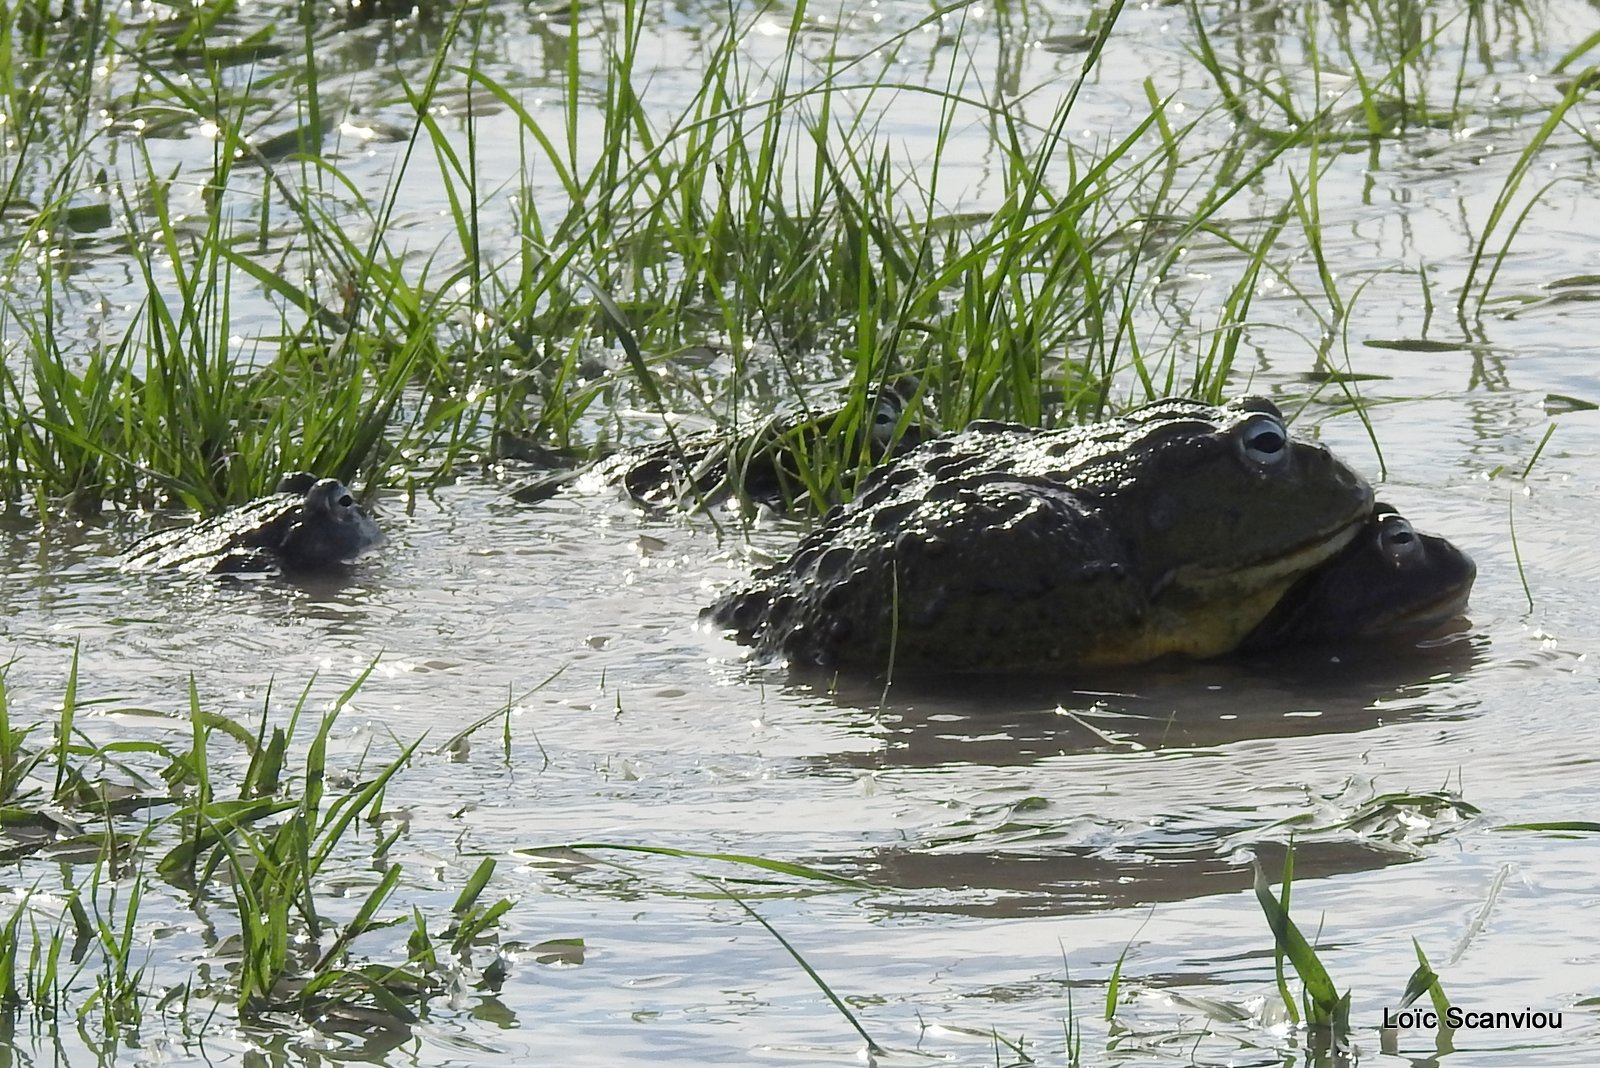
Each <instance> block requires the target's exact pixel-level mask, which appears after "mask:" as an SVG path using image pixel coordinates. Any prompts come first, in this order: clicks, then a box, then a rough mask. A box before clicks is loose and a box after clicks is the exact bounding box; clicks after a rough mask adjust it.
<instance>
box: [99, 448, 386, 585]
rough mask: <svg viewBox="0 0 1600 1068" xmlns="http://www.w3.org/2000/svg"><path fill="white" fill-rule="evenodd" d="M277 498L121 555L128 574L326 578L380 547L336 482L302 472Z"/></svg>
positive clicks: (154, 538)
mask: <svg viewBox="0 0 1600 1068" xmlns="http://www.w3.org/2000/svg"><path fill="white" fill-rule="evenodd" d="M278 490H279V492H277V493H274V494H272V495H271V496H269V497H261V498H259V499H257V500H254V501H251V502H250V503H249V504H244V505H240V506H239V507H238V508H235V509H233V510H231V511H229V512H226V513H224V514H223V515H219V516H216V517H214V518H212V519H205V520H201V521H200V522H199V523H196V524H195V525H194V526H191V527H184V528H182V529H179V530H166V531H162V532H160V533H159V534H152V535H150V536H149V537H147V538H143V539H141V540H140V541H138V542H136V543H134V545H133V547H132V548H130V549H129V550H128V552H127V553H126V554H124V556H123V559H122V562H123V566H124V567H126V568H129V569H130V570H141V571H144V570H182V571H194V572H202V573H206V574H213V575H222V574H243V573H247V572H261V571H280V572H284V573H288V574H293V573H300V572H315V571H326V570H330V569H332V568H335V567H338V566H339V565H341V564H344V563H348V562H349V561H351V560H354V559H355V558H356V557H358V556H360V555H361V554H362V553H364V552H366V551H367V550H369V549H373V548H376V547H377V546H379V545H381V544H383V540H384V538H383V532H382V531H380V530H379V529H378V525H377V524H376V523H374V522H373V521H372V519H371V517H370V516H368V515H367V513H366V512H364V511H363V510H362V508H361V506H360V505H359V504H357V503H356V502H355V499H354V498H353V497H352V496H351V495H350V491H349V490H347V489H346V488H345V487H344V485H343V483H341V482H339V481H338V480H337V479H332V478H324V479H320V480H319V479H318V478H317V477H316V476H315V475H309V474H305V473H303V472H301V473H297V474H293V475H288V476H286V477H285V478H284V479H283V480H282V481H281V482H279V483H278Z"/></svg>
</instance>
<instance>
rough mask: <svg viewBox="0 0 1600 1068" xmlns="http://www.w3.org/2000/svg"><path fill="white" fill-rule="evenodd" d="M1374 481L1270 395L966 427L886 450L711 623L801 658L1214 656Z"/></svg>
mask: <svg viewBox="0 0 1600 1068" xmlns="http://www.w3.org/2000/svg"><path fill="white" fill-rule="evenodd" d="M1371 509H1372V490H1371V488H1370V487H1369V486H1368V485H1367V484H1366V482H1365V481H1363V480H1362V479H1361V478H1360V476H1358V475H1356V474H1355V473H1354V472H1352V471H1351V470H1350V469H1349V468H1347V467H1345V466H1344V465H1343V464H1341V463H1339V461H1337V460H1336V459H1334V458H1333V456H1332V455H1331V454H1330V453H1329V452H1328V451H1327V450H1326V449H1324V448H1323V447H1322V446H1320V445H1316V444H1313V443H1310V442H1307V441H1303V440H1298V439H1296V438H1294V437H1292V436H1291V435H1290V434H1289V432H1288V430H1287V428H1286V427H1285V425H1284V421H1283V416H1282V413H1280V412H1279V411H1278V409H1277V408H1276V407H1275V406H1273V405H1272V404H1271V402H1269V401H1267V400H1264V399H1262V398H1259V397H1246V398H1243V399H1241V400H1237V401H1234V402H1232V403H1230V404H1227V405H1223V406H1221V407H1216V406H1212V405H1208V404H1203V403H1200V402H1197V401H1188V400H1166V401H1159V402H1157V403H1155V404H1151V405H1146V406H1145V407H1142V408H1138V409H1135V410H1134V411H1131V412H1129V413H1128V414H1127V415H1125V416H1123V417H1121V418H1119V419H1113V420H1109V421H1107V422H1104V423H1098V424H1093V425H1090V426H1083V427H1075V428H1070V429H1065V430H1052V431H1040V430H1034V429H1030V428H1027V427H1020V426H1013V425H1009V424H997V423H977V424H974V425H973V426H971V427H969V428H968V429H967V430H965V431H963V432H961V433H959V434H953V435H950V436H948V437H944V438H939V439H937V440H934V441H931V442H928V443H926V444H924V445H922V446H921V447H919V448H917V449H914V450H912V451H911V452H909V453H907V454H906V455H904V456H902V457H900V458H899V459H896V460H894V461H891V462H890V463H888V464H885V465H884V466H883V467H881V468H880V469H878V471H877V472H875V473H874V474H873V475H872V476H871V477H869V478H868V479H867V481H866V482H865V483H864V484H863V486H862V491H861V494H860V496H859V497H858V498H857V499H856V500H855V501H853V502H851V503H850V504H848V505H845V506H843V507H842V508H839V509H836V510H835V511H833V512H831V513H830V514H829V516H828V517H827V518H826V519H825V520H824V522H823V524H822V525H821V526H820V527H818V528H817V529H816V530H815V531H813V532H812V533H811V534H810V535H808V536H807V537H806V538H805V539H804V540H803V541H802V542H801V544H800V546H799V548H798V549H797V550H796V552H795V553H794V555H793V556H791V557H790V558H789V560H787V561H786V562H784V563H782V564H780V565H778V566H777V567H774V568H770V569H768V570H766V571H764V572H763V573H761V574H759V575H758V576H757V577H756V578H755V580H754V581H753V582H752V583H751V584H750V585H749V586H748V587H746V588H745V589H742V590H736V591H733V592H731V593H729V594H727V595H725V596H724V597H723V598H722V599H721V600H720V601H719V602H718V603H717V604H716V605H715V606H713V608H712V609H711V612H710V615H711V618H712V619H713V620H714V621H716V622H717V623H718V624H720V625H722V626H725V627H729V628H731V629H733V630H734V632H735V635H736V637H738V639H739V640H741V641H743V642H746V643H748V644H753V645H755V646H756V647H757V648H758V649H760V650H762V651H764V652H768V653H781V654H782V655H785V656H787V657H789V658H790V660H791V661H793V662H796V663H799V664H820V665H839V664H854V665H857V666H862V667H869V668H876V669H882V668H884V667H886V666H887V665H888V664H889V663H890V659H891V657H892V659H893V663H894V665H895V666H896V669H897V670H899V669H911V670H923V671H1014V670H1024V671H1041V670H1044V671H1054V670H1062V669H1066V668H1073V667H1090V666H1106V665H1117V664H1134V663H1141V662H1144V661H1147V660H1150V659H1154V658H1155V657H1158V656H1162V655H1166V654H1169V653H1179V654H1185V655H1189V656H1197V657H1204V656H1214V655H1217V654H1220V653H1224V652H1229V651H1231V650H1233V649H1234V648H1236V647H1237V646H1238V645H1239V643H1240V642H1241V641H1242V640H1243V639H1244V638H1245V636H1246V635H1248V634H1250V633H1251V631H1252V630H1254V629H1255V627H1256V626H1257V625H1258V624H1259V623H1260V622H1261V620H1262V619H1263V618H1265V617H1266V615H1267V614H1268V613H1269V612H1270V611H1271V610H1272V609H1273V607H1274V606H1275V605H1276V604H1277V603H1278V601H1279V599H1280V598H1281V597H1282V596H1283V594H1284V593H1285V592H1286V591H1287V590H1288V589H1289V587H1290V586H1292V585H1293V584H1294V582H1295V581H1296V580H1297V579H1299V578H1300V576H1302V575H1304V574H1306V573H1307V572H1309V571H1312V570H1314V569H1315V568H1316V567H1317V566H1318V565H1320V564H1322V563H1323V562H1324V561H1326V560H1328V559H1329V558H1331V557H1332V556H1334V555H1335V554H1336V553H1338V552H1339V551H1340V550H1341V549H1343V548H1344V547H1345V545H1346V544H1347V543H1349V541H1350V540H1351V539H1352V538H1353V537H1354V536H1355V534H1356V532H1357V531H1358V530H1359V529H1361V527H1362V526H1363V525H1364V524H1365V523H1366V521H1367V518H1368V516H1369V515H1370V513H1371Z"/></svg>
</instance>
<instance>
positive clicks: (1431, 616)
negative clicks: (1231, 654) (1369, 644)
mask: <svg viewBox="0 0 1600 1068" xmlns="http://www.w3.org/2000/svg"><path fill="white" fill-rule="evenodd" d="M1477 574H1478V568H1477V565H1476V564H1474V563H1473V562H1472V558H1471V557H1470V556H1468V555H1467V554H1466V553H1464V552H1462V551H1461V550H1460V549H1457V548H1456V547H1455V546H1454V545H1452V544H1450V543H1449V542H1448V541H1446V540H1445V539H1444V538H1441V537H1439V536H1438V535H1437V534H1424V533H1422V532H1420V531H1417V530H1415V529H1413V528H1412V526H1411V524H1410V523H1409V522H1407V521H1406V519H1405V517H1404V516H1402V515H1400V513H1399V512H1397V511H1395V509H1394V508H1392V507H1390V506H1389V505H1387V504H1384V503H1383V502H1381V501H1380V502H1378V503H1377V504H1375V505H1373V506H1372V516H1371V518H1370V519H1369V520H1368V521H1367V524H1366V526H1364V527H1363V528H1362V530H1361V531H1360V532H1359V533H1358V534H1357V535H1356V536H1355V538H1354V540H1352V541H1351V542H1350V544H1349V545H1347V546H1346V547H1345V548H1344V551H1342V552H1340V553H1339V554H1338V555H1337V556H1335V557H1333V558H1332V559H1331V560H1329V561H1328V562H1327V563H1325V564H1323V565H1322V566H1321V567H1319V568H1317V569H1316V570H1315V571H1312V572H1311V573H1310V574H1308V575H1306V576H1305V577H1303V578H1302V579H1300V581H1299V582H1297V583H1295V584H1294V585H1293V586H1292V587H1290V589H1289V591H1288V592H1287V593H1285V594H1284V595H1283V599H1282V600H1281V601H1279V602H1278V606H1277V607H1276V608H1274V609H1273V610H1272V613H1271V614H1270V615H1268V616H1267V618H1266V619H1264V620H1262V622H1261V624H1260V625H1259V626H1258V627H1256V629H1255V630H1254V631H1252V632H1251V634H1250V636H1249V637H1248V638H1246V639H1245V641H1244V642H1243V643H1242V644H1241V646H1240V648H1241V649H1244V650H1252V651H1253V650H1258V649H1275V648H1279V647H1282V646H1286V645H1302V644H1309V643H1326V642H1340V641H1347V640H1355V641H1370V640H1373V639H1378V638H1390V637H1396V636H1416V637H1422V636H1425V635H1426V634H1428V633H1429V632H1430V631H1435V630H1438V629H1439V628H1440V627H1441V626H1442V625H1444V624H1445V623H1448V622H1450V621H1451V620H1453V619H1456V618H1458V617H1459V616H1460V615H1461V613H1462V612H1463V611H1465V609H1466V607H1467V598H1468V596H1469V595H1470V594H1471V593H1472V583H1473V580H1474V579H1475V578H1477Z"/></svg>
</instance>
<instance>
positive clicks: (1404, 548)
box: [1378, 513, 1423, 567]
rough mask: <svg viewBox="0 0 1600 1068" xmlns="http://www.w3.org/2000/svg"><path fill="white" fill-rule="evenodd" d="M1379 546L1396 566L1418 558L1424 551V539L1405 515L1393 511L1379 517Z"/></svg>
mask: <svg viewBox="0 0 1600 1068" xmlns="http://www.w3.org/2000/svg"><path fill="white" fill-rule="evenodd" d="M1378 548H1379V550H1380V551H1381V552H1382V553H1383V555H1384V556H1386V557H1388V558H1389V562H1390V563H1392V564H1394V565H1395V566H1396V567H1401V566H1403V565H1405V564H1406V563H1409V562H1411V561H1413V560H1415V559H1417V558H1418V556H1419V555H1420V554H1421V553H1422V552H1423V545H1422V539H1421V538H1419V537H1418V536H1417V532H1416V530H1415V528H1413V527H1412V526H1411V524H1410V523H1409V522H1407V521H1406V518H1405V517H1404V516H1400V515H1395V514H1393V513H1390V514H1389V515H1380V516H1379V517H1378Z"/></svg>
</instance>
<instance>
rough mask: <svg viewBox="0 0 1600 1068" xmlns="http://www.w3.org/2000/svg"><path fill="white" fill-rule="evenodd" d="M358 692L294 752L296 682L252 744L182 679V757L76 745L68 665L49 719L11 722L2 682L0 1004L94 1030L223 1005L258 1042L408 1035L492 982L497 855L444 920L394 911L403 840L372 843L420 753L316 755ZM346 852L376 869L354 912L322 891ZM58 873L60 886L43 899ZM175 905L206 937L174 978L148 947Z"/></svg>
mask: <svg viewBox="0 0 1600 1068" xmlns="http://www.w3.org/2000/svg"><path fill="white" fill-rule="evenodd" d="M368 673H370V668H369V669H368ZM366 678H367V673H364V674H363V675H362V676H361V677H359V678H358V679H357V680H356V681H355V682H353V683H352V684H351V685H350V686H349V687H348V688H347V689H346V690H345V691H344V692H343V693H342V694H340V695H339V696H338V697H337V698H336V699H335V700H334V701H333V702H332V703H331V705H330V706H329V707H328V709H327V710H326V711H325V712H323V713H322V714H321V715H320V716H318V717H316V722H315V725H314V727H312V728H311V730H310V736H309V738H308V737H307V736H306V734H307V731H306V727H305V723H306V721H307V720H309V719H311V718H312V717H311V716H310V715H309V714H308V713H307V702H308V699H309V695H310V692H311V686H310V684H308V685H307V687H306V688H305V690H303V691H302V692H301V694H300V696H299V698H298V700H297V701H296V702H295V703H294V706H293V707H292V709H290V710H289V712H288V714H287V718H286V720H284V719H283V717H281V716H278V715H276V714H273V713H272V712H271V710H270V703H271V701H270V694H269V696H268V706H269V707H264V708H263V710H262V718H261V722H260V723H259V724H258V725H257V726H256V728H255V729H254V730H253V731H252V730H251V729H249V728H247V727H245V726H244V725H243V724H240V723H238V722H235V721H234V720H231V719H228V718H227V717H225V716H221V715H218V714H216V713H213V712H209V711H207V710H205V709H204V708H203V706H202V704H201V701H200V698H199V694H198V688H197V687H196V686H195V685H194V684H193V683H191V685H190V691H189V705H188V711H187V716H186V718H187V721H188V727H189V733H190V738H189V742H188V744H187V745H175V744H172V743H170V742H166V741H153V740H133V739H124V740H118V741H113V742H107V743H97V742H95V741H94V740H92V739H91V738H90V737H89V736H88V735H87V733H85V732H84V731H83V730H81V729H80V727H79V726H78V724H77V716H76V713H77V712H78V710H79V709H80V708H81V707H83V706H82V705H81V704H80V702H79V700H78V697H77V686H78V678H77V663H76V659H74V662H73V666H72V669H71V671H70V673H69V676H68V680H67V685H66V689H65V693H64V697H63V701H62V705H61V710H60V712H59V716H58V718H57V720H56V722H55V723H54V724H36V725H33V726H29V727H25V728H18V727H15V726H13V724H12V721H11V718H10V711H9V708H8V705H7V702H6V690H5V686H4V680H3V678H0V786H3V788H4V790H5V795H4V799H3V807H0V814H3V824H0V825H3V837H4V841H5V845H4V859H5V860H6V861H7V862H8V863H9V864H12V865H16V870H17V872H18V874H19V875H20V876H21V881H20V882H18V883H13V885H14V886H17V887H18V888H19V889H17V890H14V891H13V896H14V898H15V901H16V904H15V906H14V908H13V910H12V912H11V914H10V916H9V918H8V919H6V921H5V927H4V930H3V932H0V997H3V999H4V1000H5V1002H6V1003H7V1004H9V1005H10V1006H11V1007H12V1008H14V1009H21V1008H26V1009H27V1010H28V1011H30V1012H31V1013H33V1014H35V1015H36V1016H44V1017H47V1018H56V1017H61V1018H72V1017H77V1018H78V1019H80V1020H82V1019H85V1018H95V1019H98V1020H100V1021H101V1026H102V1027H103V1028H104V1030H105V1031H106V1033H108V1034H110V1033H114V1032H115V1031H116V1030H117V1029H119V1028H123V1027H131V1028H134V1029H135V1030H137V1027H138V1025H139V1023H140V1021H141V1019H142V1018H143V1017H144V1015H145V1014H146V1013H148V1012H149V1011H150V1010H151V1008H152V1007H153V1006H156V1007H159V1006H166V1005H170V1004H174V1003H177V1002H180V1001H181V1002H182V1003H183V1004H184V1005H185V1006H187V1009H186V1011H187V1012H190V1013H198V1014H200V1016H202V1017H203V1016H205V1015H207V1014H209V1013H211V1012H215V1011H216V1010H217V1008H220V1007H224V1006H226V1007H227V1009H228V1011H230V1012H231V1013H232V1014H234V1015H235V1016H236V1017H237V1019H238V1020H239V1021H240V1022H241V1023H245V1024H247V1025H249V1026H250V1027H256V1028H259V1027H265V1028H268V1029H274V1028H284V1027H287V1028H291V1029H294V1028H298V1027H300V1026H302V1024H303V1022H311V1023H313V1024H314V1025H315V1026H318V1027H346V1028H348V1027H357V1028H360V1029H378V1030H387V1031H393V1032H396V1033H405V1032H406V1031H407V1029H408V1028H409V1027H410V1025H412V1024H414V1023H415V1022H417V1020H419V1019H420V1018H422V1017H423V1016H424V1015H426V1013H427V1011H428V1008H427V1003H428V1001H429V1000H430V999H431V998H433V997H435V996H436V995H438V994H440V993H441V992H443V991H445V990H446V989H448V988H449V987H450V985H451V984H452V983H479V984H482V983H483V982H485V978H484V976H485V974H486V973H489V972H492V970H493V969H495V968H502V967H503V962H502V961H501V960H500V956H499V953H498V950H497V948H496V947H497V943H498V938H497V933H496V928H497V925H498V921H499V919H500V917H502V916H503V915H504V914H505V913H506V911H507V910H508V909H509V908H510V907H511V902H510V901H509V900H507V899H504V898H500V899H494V898H489V897H486V896H485V892H486V890H487V889H488V887H489V885H490V882H491V880H492V878H493V876H494V872H495V867H496V864H495V861H494V860H493V858H488V857H486V858H483V859H481V860H480V861H478V862H477V864H476V867H475V868H474V869H473V870H472V871H471V872H470V874H468V875H467V876H466V877H465V878H464V879H463V881H462V882H461V885H460V889H459V891H458V893H457V895H456V898H455V901H454V903H453V905H452V906H451V907H450V908H449V910H448V913H447V914H446V915H444V916H443V917H432V916H429V915H426V914H425V913H424V912H423V911H422V910H421V909H419V908H418V907H416V906H415V905H412V906H411V907H410V908H409V909H406V908H403V907H402V908H398V909H397V908H396V907H395V903H394V902H393V901H392V900H391V899H392V898H394V897H395V896H396V894H397V893H399V894H401V895H404V894H405V893H406V891H404V890H402V886H403V885H404V882H405V876H406V873H405V870H404V868H403V866H402V865H401V864H400V863H398V862H396V861H394V860H392V859H390V858H389V856H388V853H389V850H390V848H391V846H392V845H393V843H394V842H395V840H396V839H397V838H398V836H399V835H400V834H401V833H402V831H401V830H395V831H392V832H389V833H387V834H384V833H381V831H380V830H379V828H381V826H382V824H381V822H380V821H379V816H380V814H381V811H382V804H383V799H384V797H385V795H386V792H387V791H388V789H389V787H390V786H391V785H392V783H393V781H394V779H395V777H396V776H397V775H399V774H400V773H401V772H402V771H403V770H404V768H405V767H406V766H407V764H408V763H409V762H410V760H411V759H412V757H413V756H414V754H415V753H416V751H417V744H415V743H414V744H412V745H411V746H407V747H404V748H402V749H401V751H400V752H399V753H398V754H397V755H396V756H394V757H393V758H391V759H389V760H387V761H379V762H378V763H377V764H376V765H375V766H371V767H368V766H365V762H363V766H358V767H357V768H355V769H353V770H351V771H344V770H343V769H339V768H336V767H334V766H331V765H330V763H329V760H328V745H329V738H330V732H332V730H333V728H334V726H335V724H336V723H337V721H338V718H339V714H340V712H341V710H342V709H343V708H344V707H345V706H346V705H347V703H348V702H349V700H350V699H351V698H352V697H353V696H354V695H355V694H356V692H357V691H358V690H359V689H360V687H361V686H362V684H363V683H364V682H365V681H366ZM101 703H104V702H101ZM269 718H272V719H279V720H280V721H281V725H279V726H274V727H271V728H270V729H269V726H268V721H269ZM51 729H53V730H54V732H55V735H56V738H55V741H54V742H53V743H49V742H47V737H48V734H49V732H50V730H51ZM241 752H242V753H243V755H244V758H245V759H244V760H243V762H242V764H241V761H240V760H239V756H240V753H241ZM297 753H299V754H301V755H300V756H298V757H296V754H297ZM296 765H298V766H296ZM336 783H338V785H335V784H336ZM363 835H365V836H366V837H367V838H368V842H367V843H366V844H365V846H363V845H361V844H360V843H359V842H358V839H359V838H360V837H361V836H363ZM362 854H364V855H365V857H366V860H365V864H366V865H368V866H370V867H371V868H372V870H375V871H377V872H378V873H379V874H378V876H377V878H376V879H375V880H364V881H366V882H369V883H371V885H370V888H369V889H367V890H366V892H365V893H364V894H358V895H357V896H356V897H355V898H354V899H353V901H354V904H353V905H352V903H351V901H352V899H350V898H349V897H348V895H345V894H343V893H335V892H332V891H330V890H329V889H328V887H329V885H330V883H331V882H336V881H338V880H339V879H348V877H349V872H348V871H347V870H346V869H347V868H348V866H349V865H350V864H351V862H352V859H354V858H355V857H359V856H360V855H362ZM57 865H59V870H60V872H62V873H64V874H66V875H67V879H66V881H65V885H64V886H63V887H61V888H59V889H55V890H51V891H49V892H46V891H45V890H44V889H43V887H44V884H45V883H46V882H47V881H48V880H47V879H46V878H45V876H46V874H47V872H48V871H49V870H50V869H51V868H52V867H54V866H57ZM30 872H31V873H32V876H31V877H32V879H33V882H32V884H31V888H29V886H30V883H29V881H28V880H29V879H30ZM157 899H159V904H155V903H154V902H156V900H157ZM152 909H154V910H155V914H152V913H151V910H152ZM174 910H178V911H183V910H192V911H193V913H194V919H195V922H196V923H197V924H198V925H199V927H200V928H201V929H203V930H204V932H205V933H204V936H203V939H202V942H203V946H204V950H203V953H202V959H204V960H206V961H207V962H208V964H207V966H206V967H205V968H204V969H203V971H202V974H203V975H205V976H206V978H201V977H200V975H193V976H183V975H182V974H181V973H180V974H179V975H178V976H176V982H175V983H173V982H172V980H173V979H174V978H175V976H174V973H173V970H172V965H173V961H172V960H171V959H169V958H168V956H167V954H164V953H162V952H161V951H160V950H159V949H158V948H157V947H158V946H159V945H160V943H151V942H150V941H149V939H150V934H151V932H152V931H153V930H160V929H163V928H168V929H170V928H169V925H170V924H171V916H172V913H173V911H174ZM369 947H370V949H369ZM169 952H170V951H169ZM369 954H370V955H369ZM158 976H159V977H160V978H159V980H158V978H157V977H158ZM158 983H172V985H168V986H165V987H162V986H159V985H158Z"/></svg>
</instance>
